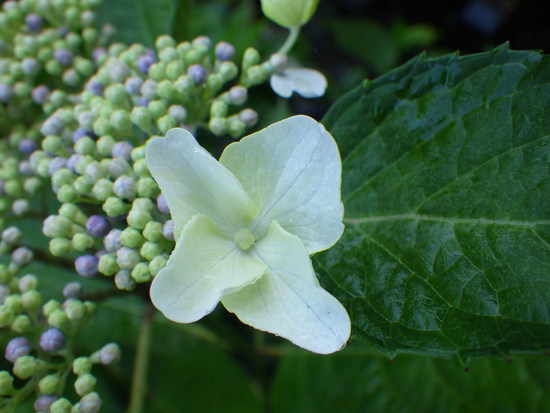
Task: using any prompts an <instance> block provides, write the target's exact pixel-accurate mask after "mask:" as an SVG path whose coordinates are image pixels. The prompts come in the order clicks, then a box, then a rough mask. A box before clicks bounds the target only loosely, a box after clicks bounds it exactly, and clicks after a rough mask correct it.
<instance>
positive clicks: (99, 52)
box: [92, 47, 107, 63]
mask: <svg viewBox="0 0 550 413" xmlns="http://www.w3.org/2000/svg"><path fill="white" fill-rule="evenodd" d="M106 55H107V49H105V48H104V47H96V48H95V49H94V50H93V51H92V59H93V60H94V62H95V63H97V60H98V59H99V58H100V57H102V56H106Z"/></svg>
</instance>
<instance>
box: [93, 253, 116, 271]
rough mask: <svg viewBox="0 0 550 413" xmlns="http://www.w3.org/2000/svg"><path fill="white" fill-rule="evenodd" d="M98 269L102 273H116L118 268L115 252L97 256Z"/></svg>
mask: <svg viewBox="0 0 550 413" xmlns="http://www.w3.org/2000/svg"><path fill="white" fill-rule="evenodd" d="M97 268H98V271H99V272H100V273H102V274H104V275H113V274H114V273H116V272H117V271H118V270H119V268H118V265H117V263H116V255H115V254H103V255H102V256H101V257H99V262H98V264H97Z"/></svg>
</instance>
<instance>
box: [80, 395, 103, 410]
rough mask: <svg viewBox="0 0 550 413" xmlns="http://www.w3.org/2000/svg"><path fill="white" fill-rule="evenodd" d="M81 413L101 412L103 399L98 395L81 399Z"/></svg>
mask: <svg viewBox="0 0 550 413" xmlns="http://www.w3.org/2000/svg"><path fill="white" fill-rule="evenodd" d="M79 409H80V411H79V413H98V412H99V411H100V410H101V399H100V398H99V394H97V393H95V392H94V393H89V394H87V395H86V396H84V397H83V398H82V399H80V402H79Z"/></svg>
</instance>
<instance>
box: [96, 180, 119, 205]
mask: <svg viewBox="0 0 550 413" xmlns="http://www.w3.org/2000/svg"><path fill="white" fill-rule="evenodd" d="M92 193H93V194H94V196H95V197H96V198H97V199H99V200H100V201H105V200H106V199H107V198H109V197H111V196H113V195H114V192H113V183H112V182H111V181H109V180H108V179H100V180H99V181H97V182H96V184H95V185H94V187H93V188H92Z"/></svg>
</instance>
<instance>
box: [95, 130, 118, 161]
mask: <svg viewBox="0 0 550 413" xmlns="http://www.w3.org/2000/svg"><path fill="white" fill-rule="evenodd" d="M115 143H116V141H115V139H114V138H113V137H112V136H111V135H105V136H102V137H101V138H99V139H98V140H97V142H96V146H97V152H98V153H99V154H100V155H101V156H105V157H106V156H109V155H111V151H112V150H113V146H115Z"/></svg>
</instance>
